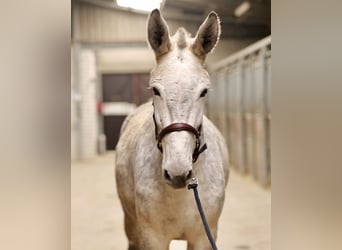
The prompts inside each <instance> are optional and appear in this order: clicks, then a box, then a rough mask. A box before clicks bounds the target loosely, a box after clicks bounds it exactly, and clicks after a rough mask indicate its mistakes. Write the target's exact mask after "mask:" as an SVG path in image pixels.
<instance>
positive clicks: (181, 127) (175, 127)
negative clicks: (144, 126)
mask: <svg viewBox="0 0 342 250" xmlns="http://www.w3.org/2000/svg"><path fill="white" fill-rule="evenodd" d="M153 122H154V128H155V136H156V140H157V147H158V149H159V150H160V152H161V153H163V147H162V140H163V138H164V136H165V135H167V134H169V133H172V132H177V131H188V132H190V133H192V134H194V135H195V137H196V146H195V149H194V152H193V154H192V163H195V162H196V161H197V158H198V156H199V155H200V154H201V153H203V152H204V151H205V150H206V149H207V144H205V143H204V144H203V146H202V147H201V130H202V124H201V125H200V126H199V127H198V129H195V128H194V127H193V126H191V125H190V124H187V123H182V122H177V123H172V124H170V125H168V126H166V127H165V128H163V129H162V131H160V133H158V128H157V122H156V118H155V115H154V112H153Z"/></svg>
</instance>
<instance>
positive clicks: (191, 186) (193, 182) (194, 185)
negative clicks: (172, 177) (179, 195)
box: [188, 178, 217, 250]
mask: <svg viewBox="0 0 342 250" xmlns="http://www.w3.org/2000/svg"><path fill="white" fill-rule="evenodd" d="M197 186H198V182H197V179H196V178H192V179H191V183H190V184H188V189H193V190H194V196H195V200H196V204H197V208H198V211H199V213H200V215H201V219H202V222H203V225H204V229H205V232H206V233H207V236H208V239H209V241H210V244H211V247H212V248H213V250H217V246H216V243H215V240H214V238H213V236H212V234H211V232H210V228H209V225H208V222H207V219H206V218H205V215H204V211H203V207H202V204H201V201H200V198H199V195H198V190H197Z"/></svg>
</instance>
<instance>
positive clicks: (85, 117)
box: [78, 49, 98, 159]
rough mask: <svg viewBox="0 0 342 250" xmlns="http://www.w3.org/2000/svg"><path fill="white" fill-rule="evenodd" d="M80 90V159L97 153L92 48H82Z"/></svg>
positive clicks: (79, 57) (93, 56)
mask: <svg viewBox="0 0 342 250" xmlns="http://www.w3.org/2000/svg"><path fill="white" fill-rule="evenodd" d="M78 65H79V68H78V84H79V90H80V96H81V101H80V108H81V112H80V159H89V158H91V157H93V156H95V155H96V153H97V130H98V128H97V110H96V82H97V79H96V60H95V53H94V52H93V51H92V50H84V49H83V50H80V52H79V55H78Z"/></svg>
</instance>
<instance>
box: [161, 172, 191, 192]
mask: <svg viewBox="0 0 342 250" xmlns="http://www.w3.org/2000/svg"><path fill="white" fill-rule="evenodd" d="M191 177H192V171H191V170H190V171H188V172H186V173H185V174H183V175H176V176H171V175H170V174H169V172H168V171H167V170H164V178H165V180H166V181H167V184H169V185H171V186H172V187H173V188H184V187H185V186H186V185H187V184H188V180H189V179H191Z"/></svg>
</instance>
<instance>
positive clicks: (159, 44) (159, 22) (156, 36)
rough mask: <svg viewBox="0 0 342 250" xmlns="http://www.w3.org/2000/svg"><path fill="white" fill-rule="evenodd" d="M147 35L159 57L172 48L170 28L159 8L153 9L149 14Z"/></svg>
mask: <svg viewBox="0 0 342 250" xmlns="http://www.w3.org/2000/svg"><path fill="white" fill-rule="evenodd" d="M147 36H148V42H149V44H150V45H151V47H152V49H153V50H154V53H155V55H156V57H157V58H158V57H159V56H161V55H163V54H165V53H167V52H168V51H169V50H170V46H171V43H170V36H169V28H168V26H167V24H166V22H165V20H164V18H163V17H162V16H161V14H160V12H159V10H158V9H155V10H153V11H152V12H151V14H150V16H149V19H148V25H147Z"/></svg>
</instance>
